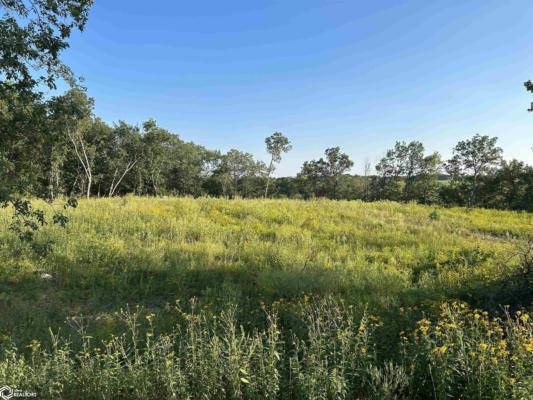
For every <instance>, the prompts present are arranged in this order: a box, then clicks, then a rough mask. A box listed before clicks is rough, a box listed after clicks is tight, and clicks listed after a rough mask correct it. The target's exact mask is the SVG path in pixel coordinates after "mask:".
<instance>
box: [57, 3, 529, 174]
mask: <svg viewBox="0 0 533 400" xmlns="http://www.w3.org/2000/svg"><path fill="white" fill-rule="evenodd" d="M63 60H64V61H65V63H66V64H67V65H69V66H70V67H71V68H72V69H73V70H74V72H75V73H76V74H77V75H79V76H83V77H84V78H85V86H86V87H87V89H88V94H89V95H90V96H91V97H93V98H94V99H95V102H96V106H95V114H96V115H97V116H99V117H101V118H102V119H103V120H104V121H106V122H108V123H110V124H111V123H113V122H118V121H119V120H124V121H126V122H128V123H132V124H141V123H142V122H143V121H145V120H147V119H149V118H153V119H155V120H156V121H157V123H158V124H159V125H160V126H162V127H163V128H166V129H168V130H169V131H171V132H173V133H176V134H178V135H180V137H181V138H182V139H183V140H186V141H193V142H195V143H198V144H200V145H203V146H205V147H207V148H209V149H219V150H222V151H227V150H229V149H232V148H236V149H239V150H242V151H247V152H250V153H252V154H253V155H254V156H255V157H256V158H258V159H260V160H264V161H267V160H268V154H267V153H266V150H265V144H264V139H265V137H267V136H269V135H270V134H271V133H273V132H276V131H280V132H282V133H283V134H284V135H285V136H287V137H288V138H289V139H290V140H291V142H292V144H293V150H292V151H291V152H290V153H289V154H286V155H285V156H284V157H283V160H282V162H281V164H280V165H279V167H278V169H277V171H276V173H275V175H277V176H290V175H295V174H296V173H297V172H298V171H299V170H300V168H301V165H302V163H303V162H304V161H307V160H311V159H318V158H320V157H321V156H323V153H324V150H325V149H326V148H328V147H333V146H340V147H341V150H342V151H343V152H345V153H347V154H348V155H349V156H350V158H351V159H352V160H353V161H354V162H355V166H354V168H353V169H352V173H361V172H362V171H363V163H364V161H365V160H366V159H368V160H370V161H371V162H372V163H375V162H376V161H377V160H379V158H381V157H382V156H383V155H384V153H385V151H386V150H387V149H388V148H391V147H393V146H394V143H395V142H396V141H411V140H419V141H421V142H423V143H424V145H425V147H426V151H427V152H428V153H429V152H433V151H438V152H440V153H441V155H442V156H443V157H444V158H448V157H450V155H451V152H452V148H453V146H454V145H455V144H456V143H457V142H458V141H459V140H464V139H467V138H469V137H471V136H473V135H474V134H476V133H480V134H484V135H490V136H498V137H499V144H500V146H501V147H502V148H503V149H504V156H505V158H507V159H511V158H518V159H520V160H524V161H527V162H528V163H530V164H533V151H532V150H531V147H532V146H533V113H528V112H527V108H528V107H529V103H530V102H531V101H533V94H531V93H528V92H526V91H525V88H524V86H523V83H524V81H526V80H528V79H532V80H533V3H531V1H529V0H519V1H513V0H509V1H505V2H502V1H487V0H483V1H468V0H461V1H449V0H446V1H427V0H424V1H401V0H394V1H393V0H390V1H382V0H374V1H356V0H323V1H316V0H302V1H301V0H289V1H287V0H285V1H281V0H270V1H267V0H253V1H249V0H246V1H245V0H236V1H232V0H226V1H185V2H183V1H174V0H153V1H151V2H146V1H145V0H142V1H141V0H113V1H105V0H96V1H95V4H94V6H93V8H92V10H91V13H90V16H89V21H88V23H87V25H86V28H85V30H84V31H83V32H82V33H75V34H73V36H72V40H71V48H70V49H68V50H67V51H65V53H64V54H63Z"/></svg>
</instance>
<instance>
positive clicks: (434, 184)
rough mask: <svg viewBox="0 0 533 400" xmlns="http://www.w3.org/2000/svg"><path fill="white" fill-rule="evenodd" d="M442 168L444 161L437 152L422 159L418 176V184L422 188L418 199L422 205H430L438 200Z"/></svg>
mask: <svg viewBox="0 0 533 400" xmlns="http://www.w3.org/2000/svg"><path fill="white" fill-rule="evenodd" d="M441 168H442V160H441V157H440V154H439V153H437V152H435V153H433V154H430V155H429V156H426V157H424V158H423V159H422V161H421V163H420V170H419V172H418V175H417V183H418V185H419V186H420V190H419V191H418V193H417V197H418V199H419V201H421V202H422V203H424V204H428V203H433V202H435V201H436V200H437V196H438V188H439V183H438V177H439V174H440V172H441Z"/></svg>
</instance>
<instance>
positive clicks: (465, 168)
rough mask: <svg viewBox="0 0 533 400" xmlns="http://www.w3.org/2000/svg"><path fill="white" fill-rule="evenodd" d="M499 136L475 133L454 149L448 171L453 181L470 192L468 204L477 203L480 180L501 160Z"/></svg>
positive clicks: (447, 166) (447, 167)
mask: <svg viewBox="0 0 533 400" xmlns="http://www.w3.org/2000/svg"><path fill="white" fill-rule="evenodd" d="M497 140H498V138H496V137H493V138H489V137H488V136H481V135H479V134H476V135H474V137H473V138H472V139H469V140H464V141H460V142H459V143H457V145H456V146H455V147H454V149H453V157H452V159H450V160H449V161H448V162H447V164H446V171H447V172H448V174H450V176H451V178H452V182H453V183H454V184H455V185H457V186H458V187H459V190H461V189H462V188H463V187H466V188H467V192H469V196H468V204H469V205H470V206H473V205H475V204H476V197H477V194H478V190H479V189H478V186H479V180H480V178H481V177H482V176H484V175H487V174H489V173H490V172H491V170H492V169H493V168H494V167H496V166H497V165H498V164H499V163H500V162H501V157H502V156H501V155H502V149H501V148H500V147H498V146H496V141H497Z"/></svg>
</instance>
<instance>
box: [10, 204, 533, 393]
mask: <svg viewBox="0 0 533 400" xmlns="http://www.w3.org/2000/svg"><path fill="white" fill-rule="evenodd" d="M58 204H59V203H58ZM58 206H59V205H58ZM41 207H44V208H46V207H48V206H47V205H44V203H43V204H41ZM68 215H69V217H70V222H69V224H68V226H67V228H66V229H63V228H61V227H58V226H46V227H44V228H43V229H42V230H41V231H40V232H39V233H38V235H37V237H36V243H37V247H35V246H34V247H35V248H38V246H39V244H45V243H47V242H49V241H52V242H53V246H52V250H53V251H52V252H50V253H49V254H47V255H43V254H42V253H41V252H39V251H35V250H33V249H32V248H31V247H30V245H28V244H25V243H21V242H20V241H18V239H17V238H16V236H15V235H14V234H13V233H11V232H10V231H9V230H8V228H7V227H8V225H9V222H10V218H11V217H10V213H9V211H8V210H3V211H1V212H0V274H1V276H0V277H1V282H0V317H1V318H0V339H1V344H0V351H1V353H0V354H1V359H0V385H3V384H8V385H10V386H12V387H15V388H18V389H24V390H33V391H36V392H38V393H39V395H40V396H41V397H42V398H72V399H75V398H106V399H107V398H143V399H146V398H158V399H161V398H180V399H181V398H191V399H226V398H228V399H229V398H232V399H233V398H249V399H255V398H283V399H285V398H286V399H300V398H301V399H328V398H331V399H333V398H375V399H394V398H413V399H418V398H421V399H423V398H428V399H429V398H431V399H434V398H439V399H445V398H446V399H448V398H450V397H452V398H480V399H481V398H486V399H493V398H499V399H507V398H524V399H527V398H532V397H533V332H532V326H531V324H530V322H531V320H530V319H529V314H528V307H530V306H531V301H532V300H533V294H532V291H531V290H530V289H529V288H528V287H527V286H525V287H524V285H523V284H522V282H515V281H513V282H512V283H513V284H510V285H506V286H504V290H500V288H502V285H503V282H504V281H505V279H506V277H509V276H511V275H513V274H516V273H517V272H519V271H520V268H522V267H523V265H522V264H521V263H520V259H519V257H510V256H511V254H513V252H515V251H517V248H520V246H523V245H524V243H526V241H527V240H528V239H529V238H531V237H533V233H532V229H533V215H532V214H528V213H519V212H508V211H494V210H481V209H464V208H447V209H444V208H442V209H435V208H432V207H426V206H420V205H415V204H407V205H405V204H398V203H392V202H377V203H364V202H358V201H355V202H344V201H340V202H335V201H327V200H317V201H297V200H232V201H229V200H221V199H209V198H201V199H192V198H169V199H154V198H139V197H125V198H113V199H98V200H96V199H95V200H84V201H81V202H80V204H79V207H78V208H77V209H75V210H72V211H68ZM527 283H528V282H526V284H527ZM499 305H509V307H508V308H505V307H499ZM485 310H486V311H485Z"/></svg>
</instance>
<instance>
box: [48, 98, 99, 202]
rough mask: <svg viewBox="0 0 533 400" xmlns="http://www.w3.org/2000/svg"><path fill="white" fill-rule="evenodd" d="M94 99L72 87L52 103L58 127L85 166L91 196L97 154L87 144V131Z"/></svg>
mask: <svg viewBox="0 0 533 400" xmlns="http://www.w3.org/2000/svg"><path fill="white" fill-rule="evenodd" d="M93 107H94V101H93V99H91V98H88V97H87V95H86V94H85V92H84V91H82V90H80V89H71V90H69V91H68V92H67V93H66V94H65V95H64V96H58V97H56V98H54V101H53V103H52V110H53V111H52V112H53V119H54V121H56V123H57V129H60V130H61V131H62V132H64V133H65V135H66V137H67V138H68V139H69V140H70V142H71V143H72V146H73V150H74V153H75V154H76V157H77V159H78V161H79V163H80V165H81V166H82V168H83V171H84V174H85V178H86V191H85V194H86V197H87V198H89V197H90V196H91V185H92V181H93V169H92V165H93V163H92V160H93V158H94V155H95V151H94V149H91V148H90V147H89V146H88V144H87V137H91V136H92V135H91V133H90V132H87V131H88V130H89V129H90V128H91V125H92V120H91V117H92V111H93Z"/></svg>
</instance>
